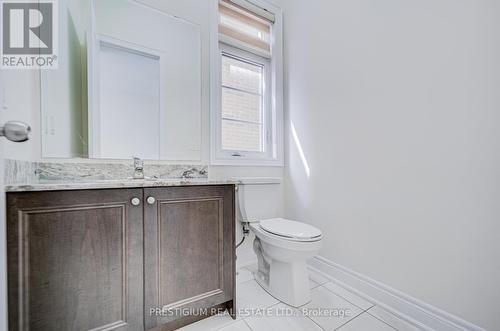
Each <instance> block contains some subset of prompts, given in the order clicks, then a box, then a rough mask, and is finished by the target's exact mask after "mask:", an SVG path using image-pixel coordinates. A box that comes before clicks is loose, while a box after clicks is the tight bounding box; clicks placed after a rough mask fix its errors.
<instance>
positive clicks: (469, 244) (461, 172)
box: [280, 0, 500, 330]
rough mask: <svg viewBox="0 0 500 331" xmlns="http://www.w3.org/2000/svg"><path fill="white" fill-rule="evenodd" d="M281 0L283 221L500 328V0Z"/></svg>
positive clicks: (336, 254)
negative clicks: (314, 230) (306, 226)
mask: <svg viewBox="0 0 500 331" xmlns="http://www.w3.org/2000/svg"><path fill="white" fill-rule="evenodd" d="M280 2H281V5H282V7H283V9H284V21H285V28H284V31H285V62H286V75H285V82H286V85H287V86H286V92H285V109H286V112H287V113H288V118H287V121H286V123H287V124H286V126H287V128H288V134H287V136H286V138H285V140H286V141H288V144H287V153H286V155H287V161H286V162H287V164H288V166H287V168H286V170H285V174H286V183H285V185H286V198H285V206H286V209H285V211H286V212H285V214H286V216H288V217H290V218H296V219H299V220H304V221H307V222H310V223H312V224H314V225H316V226H318V227H319V228H321V229H322V230H323V232H324V235H325V238H326V239H325V245H324V247H323V249H322V250H321V253H320V254H321V255H322V256H323V257H326V258H328V259H330V260H333V261H335V262H337V263H340V264H342V265H344V266H346V267H348V268H351V269H353V270H355V271H358V272H361V273H363V274H365V275H367V276H369V277H372V278H374V279H376V280H378V281H381V282H383V283H386V284H387V285H389V286H391V287H394V288H397V289H399V290H401V291H403V292H406V293H408V294H410V295H412V296H414V297H416V298H418V299H421V300H423V301H425V302H428V303H430V304H432V305H434V306H437V307H439V308H442V309H444V310H446V311H448V312H450V313H452V314H455V315H458V316H459V317H462V318H464V319H466V320H469V321H471V322H473V323H475V324H477V325H480V326H482V327H485V328H487V329H489V330H500V315H499V314H498V304H499V302H500V285H499V283H498V282H499V280H500V258H499V256H498V254H499V252H500V222H499V219H500V130H499V129H498V125H499V123H500V111H499V110H500V93H499V91H500V61H499V59H500V19H499V17H498V13H499V12H500V2H498V1H490V0H476V1H469V0H439V1H436V0H418V1H417V0H411V1H396V0H376V1H375V0H349V1H340V0H328V1H327V0H322V1H320V0H315V1H302V0H282V1H280ZM292 123H293V124H294V126H295V129H296V133H297V138H298V139H299V141H300V144H301V146H302V149H303V154H304V159H305V160H306V162H307V166H308V167H309V169H310V176H309V177H308V176H307V175H306V171H305V168H307V167H305V166H304V164H303V161H302V158H301V156H300V153H299V151H298V148H297V144H296V142H295V141H294V138H293V135H292V133H291V131H290V125H291V124H292Z"/></svg>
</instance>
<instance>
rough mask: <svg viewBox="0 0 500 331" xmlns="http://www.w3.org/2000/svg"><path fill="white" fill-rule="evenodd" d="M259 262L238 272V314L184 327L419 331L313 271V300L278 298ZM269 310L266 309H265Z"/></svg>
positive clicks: (203, 330) (188, 330)
mask: <svg viewBox="0 0 500 331" xmlns="http://www.w3.org/2000/svg"><path fill="white" fill-rule="evenodd" d="M255 270H256V266H255V265H253V266H249V267H245V268H241V269H239V270H238V272H237V286H236V305H237V308H238V310H239V314H238V318H237V319H236V320H233V319H232V318H231V317H229V316H228V315H227V314H225V315H217V316H212V317H209V318H206V319H204V320H201V321H199V322H197V323H194V324H191V325H188V326H186V327H184V328H182V329H180V330H182V331H215V330H218V331H300V330H304V331H334V330H340V331H394V330H399V331H415V330H419V329H418V328H416V327H414V326H413V325H411V324H408V323H407V322H405V321H404V320H402V319H400V318H398V317H397V316H396V315H394V314H392V313H390V312H388V311H386V310H384V309H382V308H381V307H379V306H375V305H373V304H372V303H370V302H368V301H367V300H365V299H363V298H361V297H359V296H358V295H356V294H354V293H352V292H349V291H348V290H346V289H344V288H343V287H341V286H339V285H337V284H335V283H333V282H331V281H329V280H328V279H327V278H325V277H324V276H322V275H321V274H319V273H316V272H314V271H311V272H310V280H311V296H312V300H311V302H310V303H308V304H306V305H304V306H302V307H300V308H298V309H295V308H292V307H290V306H287V305H285V304H284V303H282V302H280V301H278V300H277V299H275V298H274V297H272V296H271V295H269V294H268V293H267V292H266V291H264V290H263V289H262V288H261V287H260V286H259V285H258V284H257V283H256V282H255V280H254V277H253V272H254V271H255ZM264 312H265V313H264Z"/></svg>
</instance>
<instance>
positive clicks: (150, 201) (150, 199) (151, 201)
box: [146, 197, 156, 205]
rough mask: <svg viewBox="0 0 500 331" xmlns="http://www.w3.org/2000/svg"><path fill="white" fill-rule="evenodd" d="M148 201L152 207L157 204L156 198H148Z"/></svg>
mask: <svg viewBox="0 0 500 331" xmlns="http://www.w3.org/2000/svg"><path fill="white" fill-rule="evenodd" d="M146 201H147V202H148V203H149V204H150V205H152V204H154V203H155V202H156V199H155V198H154V197H148V198H147V199H146Z"/></svg>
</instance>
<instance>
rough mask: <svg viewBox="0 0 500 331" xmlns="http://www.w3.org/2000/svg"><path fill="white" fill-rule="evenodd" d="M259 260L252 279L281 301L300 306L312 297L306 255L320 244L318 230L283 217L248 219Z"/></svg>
mask: <svg viewBox="0 0 500 331" xmlns="http://www.w3.org/2000/svg"><path fill="white" fill-rule="evenodd" d="M250 229H251V230H252V231H253V233H254V234H255V241H254V245H253V248H254V251H255V253H256V254H257V259H258V262H259V267H258V271H257V272H256V274H255V280H256V281H257V283H259V284H260V286H262V287H263V288H264V289H265V290H266V291H267V292H269V293H270V294H271V295H272V296H274V297H275V298H277V299H279V300H280V301H282V302H284V303H286V304H288V305H291V306H294V307H299V306H302V305H304V304H306V303H308V302H309V301H311V293H310V288H309V275H308V271H307V266H306V261H307V259H309V258H311V257H313V256H314V255H316V254H317V253H318V251H319V249H320V247H321V243H322V241H321V239H322V234H321V231H320V230H319V229H317V228H315V227H313V226H311V225H309V224H305V223H301V222H296V221H291V220H287V219H283V218H273V219H268V220H262V221H260V222H252V223H250Z"/></svg>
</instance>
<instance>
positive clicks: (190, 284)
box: [144, 185, 235, 330]
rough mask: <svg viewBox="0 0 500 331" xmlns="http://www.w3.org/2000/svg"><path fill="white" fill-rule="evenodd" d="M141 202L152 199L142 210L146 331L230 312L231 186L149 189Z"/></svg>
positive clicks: (232, 271) (232, 257)
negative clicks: (215, 310)
mask: <svg viewBox="0 0 500 331" xmlns="http://www.w3.org/2000/svg"><path fill="white" fill-rule="evenodd" d="M144 198H145V201H147V200H148V198H153V199H154V200H155V201H154V203H152V204H150V203H146V205H145V207H144V238H145V242H144V267H145V273H144V275H145V282H144V284H145V286H144V291H145V295H144V298H145V307H146V309H145V325H146V329H149V328H153V327H155V326H159V325H168V324H165V323H169V324H170V325H169V327H163V328H161V330H175V329H176V328H177V327H178V326H180V325H184V324H186V323H187V322H189V321H190V320H191V319H193V317H189V316H185V317H183V316H182V315H183V314H185V313H189V312H190V311H194V312H196V313H197V312H199V311H197V309H200V308H207V307H214V306H218V307H219V308H232V307H233V299H234V284H235V280H234V275H235V255H234V254H235V253H234V250H235V248H234V186H232V185H226V186H197V187H172V188H169V189H162V188H148V189H145V190H144ZM150 200H151V199H150ZM151 201H152V200H151ZM157 308H160V309H161V308H163V313H161V314H156V313H155V309H157Z"/></svg>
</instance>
